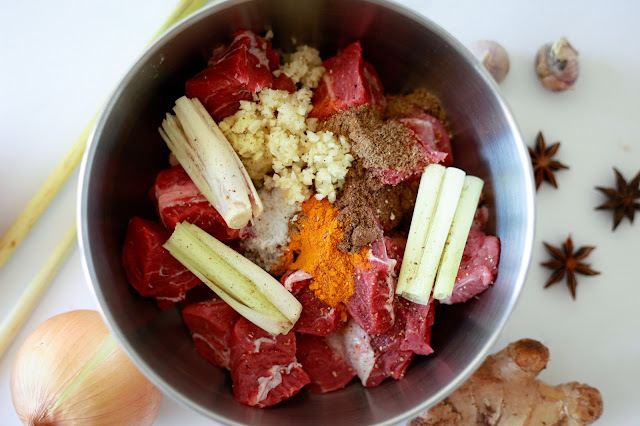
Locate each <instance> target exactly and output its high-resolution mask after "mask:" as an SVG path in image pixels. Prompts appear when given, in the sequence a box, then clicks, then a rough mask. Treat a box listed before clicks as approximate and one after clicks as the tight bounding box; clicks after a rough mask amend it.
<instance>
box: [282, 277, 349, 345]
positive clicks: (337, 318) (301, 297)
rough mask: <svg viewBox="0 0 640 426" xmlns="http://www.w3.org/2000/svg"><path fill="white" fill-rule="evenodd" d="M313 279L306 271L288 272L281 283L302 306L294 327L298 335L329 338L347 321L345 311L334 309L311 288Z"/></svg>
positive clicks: (339, 308)
mask: <svg viewBox="0 0 640 426" xmlns="http://www.w3.org/2000/svg"><path fill="white" fill-rule="evenodd" d="M312 279H313V277H312V276H311V275H310V274H308V273H307V272H305V271H290V272H287V273H286V274H285V275H284V276H283V277H282V279H281V280H280V282H281V283H282V285H284V287H285V288H286V289H287V290H289V292H291V293H292V294H293V295H294V296H295V297H296V299H298V301H299V302H300V304H301V305H302V312H301V313H300V318H298V321H297V322H296V323H295V325H294V326H293V329H294V330H295V331H297V332H298V333H304V334H313V335H316V336H328V335H329V334H332V333H335V332H336V331H337V330H338V329H339V328H340V327H341V326H342V324H344V321H346V315H345V312H344V309H343V308H341V307H335V308H332V307H331V306H329V305H328V304H327V303H325V302H324V301H323V300H322V299H320V298H319V297H318V296H316V295H315V293H314V292H313V290H311V289H310V288H309V284H310V283H311V281H312Z"/></svg>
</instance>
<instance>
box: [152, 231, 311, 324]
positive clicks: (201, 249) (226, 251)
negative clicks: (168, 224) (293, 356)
mask: <svg viewBox="0 0 640 426" xmlns="http://www.w3.org/2000/svg"><path fill="white" fill-rule="evenodd" d="M164 248H166V249H167V250H168V251H169V253H171V255H172V256H173V257H175V258H176V259H177V260H178V261H179V262H180V263H182V264H183V265H184V266H185V267H186V268H187V269H189V270H190V271H191V272H192V273H193V274H195V275H196V276H197V277H198V278H199V279H201V280H202V281H203V282H204V283H205V284H206V285H207V286H208V287H209V288H210V289H211V290H213V291H214V292H215V293H216V294H217V295H218V296H219V297H220V298H222V299H223V300H224V301H225V302H227V303H228V304H229V305H230V306H231V307H232V308H233V309H235V310H236V311H237V312H238V313H239V314H240V315H242V316H244V317H245V318H246V319H248V320H249V321H251V322H252V323H254V324H255V325H257V326H258V327H260V328H262V329H263V330H265V331H267V332H269V333H272V334H280V333H282V334H286V333H288V332H289V331H290V330H291V329H292V328H293V325H294V324H295V323H296V321H297V320H298V318H299V317H300V313H301V311H302V305H301V304H300V302H298V300H297V299H296V298H295V297H294V296H293V295H292V294H291V293H289V292H288V291H287V290H286V289H285V288H284V286H283V285H282V284H280V283H279V282H278V281H277V280H276V279H275V278H273V277H272V276H271V275H269V274H268V273H267V272H266V271H264V270H263V269H261V268H260V267H258V266H257V265H255V264H253V262H251V261H250V260H248V259H247V258H245V257H244V256H242V255H240V254H238V253H236V252H235V251H234V250H233V249H231V248H229V247H228V246H226V245H225V244H223V243H221V242H219V241H218V240H216V239H215V238H214V237H212V236H211V235H209V234H207V233H206V232H205V231H203V230H202V229H200V228H199V227H198V226H196V225H192V224H189V223H187V222H181V223H178V224H177V225H176V229H175V230H174V231H173V233H172V234H171V237H170V238H169V239H168V240H167V242H166V243H165V244H164Z"/></svg>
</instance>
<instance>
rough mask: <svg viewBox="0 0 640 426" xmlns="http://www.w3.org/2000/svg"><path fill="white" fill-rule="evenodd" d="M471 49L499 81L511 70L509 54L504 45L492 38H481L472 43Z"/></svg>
mask: <svg viewBox="0 0 640 426" xmlns="http://www.w3.org/2000/svg"><path fill="white" fill-rule="evenodd" d="M469 50H470V51H471V53H473V56H475V57H476V58H477V59H478V60H479V61H480V62H482V65H484V67H485V68H486V69H487V71H489V73H490V74H491V76H492V77H493V79H494V80H495V81H496V82H497V83H500V82H501V81H502V80H504V78H505V77H506V76H507V73H508V72H509V55H508V54H507V51H506V50H505V48H504V47H502V46H501V45H500V44H498V43H497V42H495V41H492V40H480V41H476V42H475V43H472V44H471V45H470V46H469Z"/></svg>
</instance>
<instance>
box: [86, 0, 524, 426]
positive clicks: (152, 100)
mask: <svg viewBox="0 0 640 426" xmlns="http://www.w3.org/2000/svg"><path fill="white" fill-rule="evenodd" d="M239 28H249V29H252V30H254V31H258V32H263V31H264V30H266V29H272V30H273V31H274V33H275V39H274V45H275V46H276V47H278V48H280V49H282V50H284V51H291V50H292V48H293V41H292V40H293V39H295V40H296V41H297V42H298V43H304V44H309V45H312V46H317V47H318V48H319V49H320V50H321V53H322V54H323V56H324V57H327V56H330V55H333V54H335V52H336V50H337V49H339V48H341V47H344V46H345V45H346V44H348V43H350V42H352V41H354V40H361V42H362V45H363V49H364V55H365V58H366V59H367V60H368V61H370V62H372V63H373V64H374V66H375V67H376V69H377V70H378V72H379V73H380V75H381V78H382V80H383V83H384V86H385V89H386V91H387V93H405V92H407V91H409V90H411V89H413V88H417V87H420V86H423V87H426V88H427V89H429V90H431V91H432V92H434V93H435V94H437V95H438V96H439V97H440V99H441V101H442V103H443V104H444V106H445V108H446V110H447V113H448V115H449V117H450V121H451V123H452V130H453V134H454V136H453V142H454V157H455V159H456V165H457V166H458V167H462V168H463V169H465V170H466V171H467V172H468V173H470V174H474V175H477V176H480V177H482V178H483V179H484V180H485V182H486V186H485V188H486V189H485V195H486V199H487V201H488V203H489V206H490V217H491V223H490V232H492V233H495V234H496V235H498V236H499V237H500V239H501V243H502V257H501V259H500V271H499V276H498V279H497V282H496V283H495V285H494V286H492V288H491V289H489V290H488V291H487V292H486V293H485V294H483V295H482V297H480V298H478V299H477V300H474V301H471V302H468V303H465V304H462V305H457V306H440V307H439V308H438V310H437V316H436V323H435V327H434V334H433V341H432V343H433V347H434V349H435V354H433V355H431V356H429V357H417V359H416V360H415V361H414V363H413V364H412V366H411V367H410V369H409V371H408V373H407V375H406V377H405V378H404V379H403V380H399V381H395V380H388V381H386V382H384V383H383V384H382V385H381V386H379V387H376V388H372V389H365V388H363V387H362V386H360V385H359V384H358V383H355V382H353V383H352V384H350V385H349V386H348V387H347V388H346V389H344V390H341V391H338V392H334V393H330V394H327V395H312V394H309V393H307V392H304V391H303V392H301V393H300V394H299V395H297V396H295V397H293V398H291V399H290V400H287V401H285V402H284V403H282V404H280V405H278V406H276V407H274V408H270V409H264V410H260V409H254V408H250V407H246V406H244V405H241V404H238V403H236V402H234V400H233V397H232V392H231V380H230V378H229V375H228V374H227V373H226V372H224V371H222V370H221V369H219V368H216V367H214V366H212V365H211V364H209V363H208V362H207V361H205V360H204V359H202V358H201V357H200V356H199V355H198V354H197V353H196V351H195V350H194V346H193V344H192V342H191V339H190V337H189V333H188V330H187V328H186V327H185V326H184V324H183V322H182V320H181V317H180V314H179V312H178V310H177V309H170V310H168V311H165V312H160V311H159V310H158V309H157V308H156V306H155V304H154V302H153V301H152V300H148V299H144V298H142V297H140V296H138V295H137V294H136V293H135V291H134V290H133V289H132V288H131V287H130V286H129V284H128V283H127V279H126V277H125V275H124V271H123V269H122V267H121V264H120V253H121V248H122V244H123V240H124V233H125V229H126V225H127V223H128V220H129V219H130V218H131V217H132V216H134V215H137V216H141V217H144V218H149V219H153V218H155V217H156V213H155V211H154V208H153V205H152V203H151V201H150V200H149V196H148V190H149V188H150V187H151V185H152V183H153V180H154V178H155V175H156V173H157V172H158V171H160V170H161V169H163V168H166V167H168V164H167V155H168V150H167V148H166V146H165V145H164V143H163V141H162V140H161V138H160V137H159V135H158V132H157V127H158V126H159V124H160V122H161V120H162V118H163V116H164V114H165V113H166V112H167V111H170V110H171V108H172V107H173V103H174V100H175V99H177V98H178V97H179V96H181V95H182V94H183V93H184V82H185V81H186V80H187V79H188V78H189V77H191V76H193V75H194V74H195V73H197V72H198V71H199V70H201V69H203V68H204V66H205V64H206V60H207V57H208V56H209V54H210V52H211V50H212V48H214V47H215V46H218V45H219V44H221V43H223V42H225V41H226V40H227V36H228V35H229V34H230V33H232V32H233V31H235V30H237V29H239ZM533 194H534V192H533V184H532V179H531V169H530V165H529V160H528V155H527V153H526V151H525V149H524V145H523V143H522V140H521V137H520V134H519V132H518V129H517V126H516V124H515V121H514V119H513V117H512V115H511V113H510V112H509V110H508V108H507V107H506V105H505V103H504V101H503V100H502V99H501V98H500V96H499V94H498V91H497V88H496V86H495V84H494V83H493V81H491V80H490V77H488V74H487V73H486V72H485V71H484V70H483V69H482V68H481V67H480V66H479V64H478V63H477V62H476V61H475V60H474V59H473V58H472V57H471V56H470V55H469V54H468V53H467V51H466V50H465V49H464V48H463V47H462V46H461V45H460V44H459V43H458V42H456V41H455V40H454V39H453V38H452V37H451V36H450V35H448V34H447V33H446V32H444V31H443V30H442V29H440V28H439V27H438V26H436V25H435V24H433V23H432V22H430V21H429V20H427V19H425V18H423V17H421V16H418V15H415V14H414V13H412V12H410V11H408V10H406V9H404V8H401V7H399V6H396V5H393V4H389V3H385V2H382V1H379V0H349V1H346V0H305V1H304V2H302V1H298V0H255V1H249V0H245V1H243V0H238V1H228V2H224V3H221V4H216V5H212V6H210V7H209V8H207V9H206V10H203V11H202V12H200V13H198V14H197V15H195V16H193V17H192V18H190V19H189V20H188V21H186V22H184V23H182V24H181V25H179V26H177V27H175V28H173V30H172V31H171V32H170V33H168V34H167V35H165V36H164V37H163V38H162V39H160V40H159V41H158V42H156V43H155V44H154V45H152V46H151V47H150V48H149V49H148V50H147V51H146V52H145V53H144V54H143V55H142V57H141V58H140V59H139V60H138V62H137V63H136V64H135V65H134V66H133V67H132V69H131V70H130V72H129V73H128V74H127V75H126V77H125V78H124V79H123V81H122V82H121V83H120V85H119V87H118V88H117V90H116V91H115V93H114V94H113V96H112V97H111V99H110V101H109V102H108V104H107V105H106V107H105V109H104V111H103V113H102V115H101V116H100V118H99V120H98V124H97V127H96V130H95V132H94V134H93V138H92V141H91V143H90V146H89V148H88V153H87V155H86V158H85V161H84V163H83V167H82V172H81V184H80V191H79V203H78V215H79V220H78V222H79V231H80V234H81V248H82V253H83V262H84V267H85V270H86V273H87V276H88V277H89V280H90V282H91V283H92V286H93V290H94V292H95V295H96V297H97V300H98V302H99V304H100V307H101V309H102V311H103V314H104V317H105V319H106V321H107V323H108V325H109V326H110V328H111V330H112V331H113V333H114V334H115V336H116V337H117V339H118V341H119V342H120V343H121V345H122V346H123V348H124V349H125V351H126V352H127V353H128V354H129V355H130V357H131V358H132V360H133V361H134V362H135V363H136V365H137V366H138V367H139V368H140V369H141V370H142V371H143V372H144V373H145V374H146V375H147V376H148V377H149V378H150V379H151V380H152V381H153V382H154V383H156V384H157V385H158V386H159V387H160V388H161V389H162V390H163V391H165V392H166V393H168V394H169V395H171V396H173V397H174V398H176V399H177V400H179V401H181V402H182V403H184V404H185V405H187V406H189V407H191V408H192V409H195V410H197V411H199V412H201V413H202V414H204V415H207V416H209V417H210V418H212V419H216V420H218V421H220V422H223V423H228V424H241V423H245V424H276V423H280V424H316V423H318V424H321V423H325V424H326V423H331V424H333V425H335V426H338V425H354V424H393V423H396V422H398V421H401V420H403V419H406V418H408V417H409V416H411V415H415V414H417V413H418V412H420V411H421V410H424V409H426V408H427V407H430V406H432V405H433V404H435V403H436V402H438V401H439V400H441V399H442V398H444V397H445V396H446V395H447V394H448V393H450V392H451V391H452V390H453V389H454V388H455V387H456V386H458V385H460V384H461V383H462V382H463V381H464V379H466V378H467V377H468V376H469V375H470V374H471V372H472V371H473V370H474V369H475V368H477V367H478V365H479V364H480V362H481V361H482V359H483V358H484V357H485V356H486V355H487V353H488V351H489V350H490V348H491V346H492V345H493V343H494V342H495V341H496V339H497V337H498V334H499V333H500V331H501V329H502V328H503V326H504V324H505V321H506V320H507V318H508V316H509V314H510V313H511V311H512V309H513V307H514V304H515V303H516V300H517V298H518V295H519V293H520V290H521V287H522V285H523V282H524V277H525V273H526V270H527V268H528V264H529V260H530V256H531V247H532V238H533V215H534V207H533Z"/></svg>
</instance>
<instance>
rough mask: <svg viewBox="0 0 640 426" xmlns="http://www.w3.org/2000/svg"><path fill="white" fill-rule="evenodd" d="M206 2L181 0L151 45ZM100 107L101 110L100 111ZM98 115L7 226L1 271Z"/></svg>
mask: <svg viewBox="0 0 640 426" xmlns="http://www.w3.org/2000/svg"><path fill="white" fill-rule="evenodd" d="M205 2H206V0H181V1H180V3H178V6H176V8H175V9H174V10H173V12H172V13H171V15H169V17H168V18H167V20H166V21H165V22H164V24H162V26H161V27H160V29H159V30H158V32H157V33H156V34H155V35H154V36H153V38H152V39H151V41H150V43H152V42H153V41H154V40H155V39H157V38H158V37H159V36H160V35H162V33H163V32H164V31H166V29H167V28H169V27H171V26H172V25H174V24H175V23H177V22H179V21H180V20H182V19H184V18H186V17H187V16H189V15H190V14H191V13H193V12H195V11H196V10H197V9H198V8H200V7H202V5H204V3H205ZM101 109H102V107H100V110H101ZM97 116H98V113H96V114H95V115H94V116H93V118H92V119H91V121H90V122H89V123H88V124H87V125H86V126H85V128H84V130H82V133H80V136H78V138H77V139H76V140H75V142H74V143H73V145H72V146H71V148H70V149H69V151H67V153H66V154H65V156H64V157H63V158H62V161H60V163H59V164H58V165H57V166H56V168H55V169H54V170H53V172H51V174H50V175H49V176H48V177H47V180H46V181H45V182H44V184H42V186H41V187H40V189H38V192H36V194H35V195H34V196H33V198H31V200H30V201H29V202H28V203H27V205H26V206H25V208H24V209H23V210H22V212H20V215H19V216H18V218H17V219H16V220H15V222H13V224H12V225H11V226H10V227H9V229H8V230H7V232H6V233H5V234H4V235H3V236H2V238H1V239H0V269H1V268H2V267H3V266H4V264H5V263H6V262H7V260H8V259H9V258H10V257H11V255H12V254H13V252H14V251H15V249H16V248H17V247H18V245H20V243H21V242H22V240H24V238H25V237H26V236H27V234H28V233H29V231H30V230H31V228H33V225H34V224H35V223H36V222H37V221H38V219H40V216H42V213H44V211H45V210H46V209H47V207H49V204H51V201H52V200H53V199H54V198H55V196H56V195H57V194H58V192H60V189H61V188H62V186H63V185H64V184H65V182H66V181H67V180H68V179H69V176H71V174H72V173H73V171H74V170H75V169H76V168H77V167H78V165H79V164H80V161H81V160H82V156H83V154H84V151H85V149H86V147H87V141H88V139H89V134H90V133H91V130H92V129H93V126H94V125H95V122H96V118H97Z"/></svg>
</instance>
